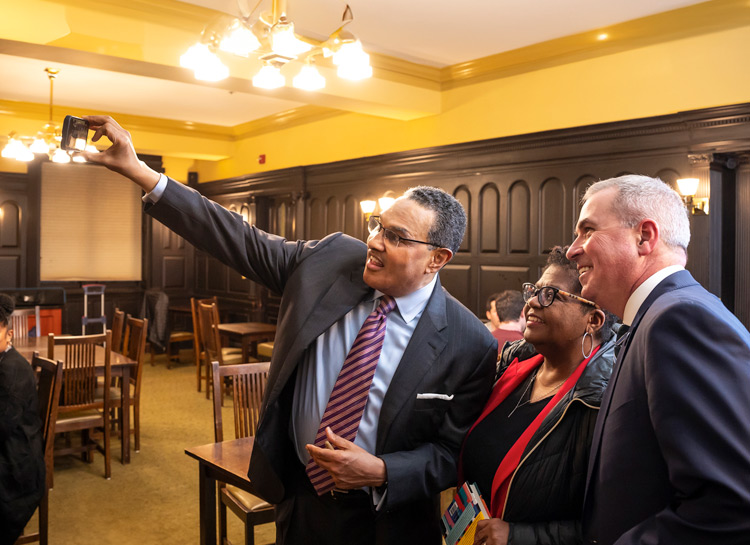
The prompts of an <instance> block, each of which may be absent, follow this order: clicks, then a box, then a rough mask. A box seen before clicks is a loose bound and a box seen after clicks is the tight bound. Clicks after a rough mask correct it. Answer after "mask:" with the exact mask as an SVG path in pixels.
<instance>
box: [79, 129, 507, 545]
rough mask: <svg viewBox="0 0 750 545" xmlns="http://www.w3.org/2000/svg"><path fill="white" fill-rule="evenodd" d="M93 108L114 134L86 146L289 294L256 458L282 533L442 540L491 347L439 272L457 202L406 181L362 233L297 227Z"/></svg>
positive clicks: (344, 541)
mask: <svg viewBox="0 0 750 545" xmlns="http://www.w3.org/2000/svg"><path fill="white" fill-rule="evenodd" d="M86 119H87V120H88V121H89V122H90V124H91V128H92V129H93V130H95V131H96V133H95V135H94V137H93V140H94V141H98V140H99V139H100V138H101V137H102V136H106V137H107V138H108V139H109V140H110V141H111V142H112V146H110V147H109V148H108V149H106V150H104V151H102V152H101V153H97V154H94V153H88V152H84V153H82V155H83V156H84V158H85V159H86V160H88V161H91V162H95V163H100V164H103V165H105V166H107V167H109V168H110V169H112V170H114V171H116V172H119V173H121V174H123V175H124V176H126V177H128V178H129V179H130V180H132V181H133V182H135V183H137V184H138V185H139V186H140V187H141V188H143V189H144V190H145V191H146V193H147V194H146V195H145V196H144V200H145V201H146V202H147V204H146V211H147V213H148V214H150V215H152V216H153V217H154V218H156V219H157V220H159V221H161V222H162V223H164V224H165V225H166V226H167V227H169V228H171V229H173V230H174V231H175V232H177V233H178V234H180V235H181V236H183V237H184V238H185V239H186V240H188V241H189V242H190V243H192V244H193V245H194V246H195V247H196V248H199V249H201V250H203V251H205V252H208V253H210V254H211V255H213V256H214V257H216V258H217V259H219V260H220V261H222V262H223V263H225V264H226V265H228V266H229V267H232V268H234V269H235V270H237V271H239V272H240V273H241V274H242V275H243V276H246V277H248V278H250V279H251V280H253V281H254V282H257V283H259V284H261V285H263V286H266V287H267V288H268V289H270V290H272V291H274V292H276V293H279V294H280V295H281V303H280V309H279V320H278V321H279V329H278V332H277V334H276V338H275V340H274V349H273V356H272V358H271V369H270V372H269V375H268V384H267V387H266V395H265V397H264V400H263V406H262V409H261V414H260V420H259V422H258V428H257V432H256V434H255V441H254V443H253V452H252V455H251V458H250V468H249V471H248V476H249V478H250V480H251V481H252V483H253V486H254V490H255V492H256V493H257V494H258V495H259V496H261V497H263V498H264V499H266V500H267V501H269V502H270V503H273V504H275V506H274V512H275V517H276V543H277V544H278V545H294V544H308V543H326V544H330V545H337V544H340V545H372V544H383V545H385V544H393V543H425V544H435V545H438V544H439V543H440V541H441V532H440V524H439V515H438V509H439V494H440V492H441V491H442V490H443V489H445V488H448V487H449V486H451V485H452V484H453V483H454V482H455V479H456V459H457V457H458V451H459V448H460V446H461V440H462V439H463V436H464V434H465V433H466V430H467V429H468V428H469V426H470V425H471V422H473V421H474V419H476V417H477V414H478V413H479V409H480V408H481V406H482V405H483V403H484V401H485V400H486V399H487V395H488V394H489V390H490V387H491V384H492V378H491V377H492V375H493V373H494V371H495V361H496V359H497V348H496V344H497V343H496V341H495V339H494V338H493V337H492V335H491V334H490V333H489V332H488V331H487V330H486V329H485V328H484V327H483V326H482V324H481V322H480V321H479V320H478V319H477V318H476V316H474V315H473V314H472V313H471V312H470V311H469V310H468V309H466V308H465V307H464V306H463V305H461V304H460V303H459V302H458V301H456V300H455V299H454V298H453V297H451V296H450V295H449V294H448V293H447V292H446V291H445V290H444V289H443V288H442V286H441V285H440V279H439V275H438V273H439V271H440V270H441V268H442V267H443V266H444V265H445V264H446V263H447V262H448V261H450V259H451V258H452V257H453V254H454V252H456V251H457V249H458V247H459V246H460V244H461V240H462V238H463V234H464V229H465V226H466V215H465V212H464V210H463V208H462V206H461V204H460V203H459V202H458V201H457V200H456V199H454V198H453V197H452V196H451V195H450V194H448V193H446V192H445V191H442V190H440V189H437V188H431V187H418V188H412V189H410V190H409V191H407V192H406V194H405V195H404V196H403V197H400V198H399V199H396V201H395V203H394V204H393V205H392V206H391V207H390V208H388V209H387V210H384V211H383V212H382V214H381V215H380V216H372V217H370V219H369V225H368V228H369V232H370V235H369V237H368V238H367V242H366V243H365V242H362V241H360V240H356V239H354V238H351V237H348V236H346V235H344V234H343V233H333V234H331V235H329V236H327V237H325V238H323V239H322V240H319V241H287V240H285V239H283V238H281V237H279V236H276V235H273V234H270V233H266V232H264V231H262V230H260V229H258V228H257V227H256V226H254V225H249V224H248V223H247V222H245V221H244V220H243V218H242V216H240V215H239V214H236V213H233V212H230V211H228V210H226V209H225V208H223V207H221V206H219V205H218V204H216V203H214V202H212V201H210V200H209V199H206V198H205V197H203V196H201V195H200V194H199V193H198V192H197V191H194V190H193V189H191V188H188V187H186V186H184V185H182V184H180V183H179V182H176V181H174V180H170V179H168V178H167V177H166V176H164V175H160V174H159V173H157V172H154V171H153V170H151V169H150V168H148V167H147V166H146V165H145V164H143V163H141V162H140V161H139V160H138V158H137V156H136V154H135V151H134V149H133V144H132V141H131V139H130V135H129V134H128V132H127V131H125V130H123V129H122V127H120V126H119V125H118V124H117V123H116V122H115V121H114V120H113V119H112V118H110V117H104V116H87V117H86ZM350 348H351V349H352V350H351V351H350ZM373 373H374V376H373ZM365 375H367V380H366V381H365ZM353 407H357V408H358V409H357V411H356V414H354V411H352V410H350V409H352V408H353ZM329 417H330V418H329ZM347 437H348V438H347ZM327 443H329V444H330V447H333V448H327V447H328V446H329V445H327Z"/></svg>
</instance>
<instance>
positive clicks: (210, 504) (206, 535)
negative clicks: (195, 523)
mask: <svg viewBox="0 0 750 545" xmlns="http://www.w3.org/2000/svg"><path fill="white" fill-rule="evenodd" d="M198 473H199V475H198V488H199V494H200V519H201V541H200V542H201V545H216V479H213V478H212V477H211V476H210V475H209V474H208V467H207V466H206V465H205V464H203V463H201V464H200V465H199V466H198Z"/></svg>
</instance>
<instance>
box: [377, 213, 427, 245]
mask: <svg viewBox="0 0 750 545" xmlns="http://www.w3.org/2000/svg"><path fill="white" fill-rule="evenodd" d="M367 230H368V231H369V232H370V236H373V237H374V236H375V235H377V234H378V233H380V232H381V231H382V232H383V238H384V239H385V241H386V242H387V243H388V244H390V245H391V246H393V247H394V248H398V245H399V243H400V242H416V243H417V244H426V245H427V246H435V247H436V248H440V245H439V244H433V243H432V242H425V241H423V240H414V239H413V238H404V237H402V236H400V235H398V234H396V232H395V231H391V230H390V229H388V228H387V227H383V224H382V223H380V216H370V219H369V220H368V222H367Z"/></svg>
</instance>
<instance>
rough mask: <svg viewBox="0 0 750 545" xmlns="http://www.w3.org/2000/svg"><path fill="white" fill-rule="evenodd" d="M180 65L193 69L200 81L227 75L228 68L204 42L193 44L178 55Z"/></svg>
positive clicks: (218, 78)
mask: <svg viewBox="0 0 750 545" xmlns="http://www.w3.org/2000/svg"><path fill="white" fill-rule="evenodd" d="M180 66H182V67H184V68H190V69H191V70H193V71H195V78H196V79H199V80H202V81H219V80H222V79H224V78H226V77H227V76H229V68H227V67H226V66H224V64H222V62H221V60H220V59H219V57H217V56H216V54H215V53H212V52H211V50H210V49H209V48H208V46H207V45H205V44H195V45H193V46H192V47H190V49H188V50H187V52H186V53H185V54H184V55H182V56H181V57H180Z"/></svg>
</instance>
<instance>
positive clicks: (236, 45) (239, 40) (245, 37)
mask: <svg viewBox="0 0 750 545" xmlns="http://www.w3.org/2000/svg"><path fill="white" fill-rule="evenodd" d="M259 47H260V42H259V41H258V38H256V37H255V34H253V33H252V31H251V30H250V29H248V28H247V27H245V26H244V25H242V23H240V22H239V21H235V22H234V23H233V24H232V26H231V28H230V30H229V34H227V35H226V36H225V37H224V39H222V40H221V43H220V44H219V49H221V50H222V51H226V52H227V53H232V54H233V55H238V56H240V57H247V56H248V55H249V54H250V53H251V52H252V51H255V50H256V49H258V48H259Z"/></svg>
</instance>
